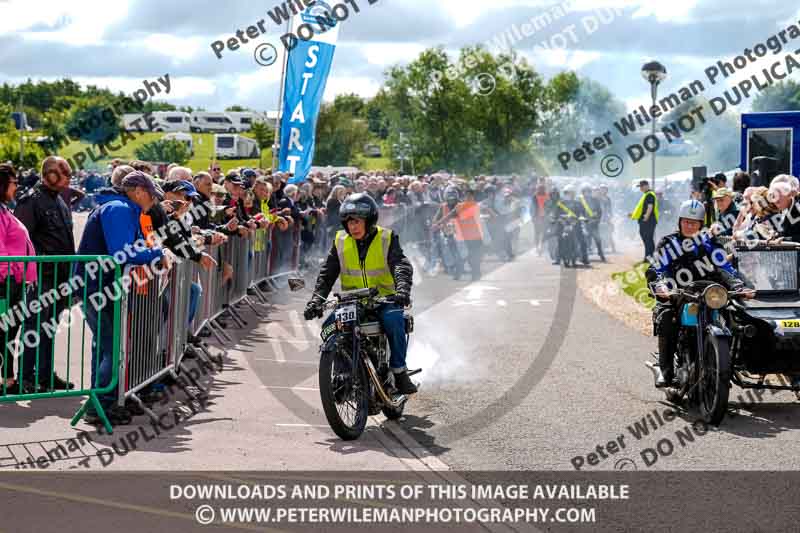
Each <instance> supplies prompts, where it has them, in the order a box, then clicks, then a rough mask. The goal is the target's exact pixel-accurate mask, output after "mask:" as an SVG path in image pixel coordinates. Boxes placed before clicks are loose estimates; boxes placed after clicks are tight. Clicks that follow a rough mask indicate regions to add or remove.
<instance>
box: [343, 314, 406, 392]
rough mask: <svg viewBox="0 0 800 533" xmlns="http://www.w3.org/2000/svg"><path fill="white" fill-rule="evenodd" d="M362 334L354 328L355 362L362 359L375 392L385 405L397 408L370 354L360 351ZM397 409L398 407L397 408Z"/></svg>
mask: <svg viewBox="0 0 800 533" xmlns="http://www.w3.org/2000/svg"><path fill="white" fill-rule="evenodd" d="M359 337H360V332H359V330H358V328H357V327H356V328H354V331H353V354H356V355H355V357H354V358H353V359H354V361H357V359H358V358H361V362H362V363H364V367H365V368H366V369H367V374H369V379H370V380H371V381H372V384H373V386H374V387H375V392H376V393H377V395H378V398H380V400H381V401H382V402H383V403H384V404H385V405H391V406H395V402H393V401H392V399H391V398H390V397H389V395H388V394H386V390H385V389H384V388H383V384H382V383H381V380H380V377H379V376H378V372H377V371H376V370H375V365H373V364H372V360H371V359H370V358H369V354H368V353H366V350H365V351H364V353H362V350H361V349H360V348H361V346H360V340H359ZM395 407H396V406H395Z"/></svg>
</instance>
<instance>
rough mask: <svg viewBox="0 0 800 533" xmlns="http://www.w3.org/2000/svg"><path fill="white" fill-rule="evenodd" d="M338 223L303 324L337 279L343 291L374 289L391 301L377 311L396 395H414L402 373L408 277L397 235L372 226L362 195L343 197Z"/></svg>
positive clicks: (372, 207)
mask: <svg viewBox="0 0 800 533" xmlns="http://www.w3.org/2000/svg"><path fill="white" fill-rule="evenodd" d="M339 218H340V219H341V222H342V226H343V227H344V230H340V231H338V232H337V233H336V238H335V239H334V242H333V246H331V250H330V252H329V253H328V258H327V259H326V260H325V264H324V265H323V266H322V268H321V269H320V272H319V276H318V277H317V283H316V286H315V288H314V296H313V297H312V298H311V301H310V302H308V305H306V309H305V312H304V313H303V316H304V317H305V319H306V320H312V319H314V318H316V317H321V316H322V304H323V302H324V301H325V299H326V298H327V297H328V294H329V293H330V291H331V289H332V288H333V286H334V284H335V283H336V280H337V279H339V281H340V283H341V286H342V290H343V291H350V290H355V289H362V288H366V287H374V288H376V289H378V293H379V294H380V295H381V296H385V297H391V299H392V300H393V303H386V304H383V305H381V307H380V308H379V309H378V320H379V321H380V323H381V325H382V326H383V330H384V332H385V333H386V337H387V339H388V341H389V348H390V350H391V357H390V359H389V366H391V369H392V372H393V373H394V382H395V387H396V388H397V390H398V391H399V392H400V393H402V394H414V393H415V392H417V387H416V385H414V383H413V382H412V381H411V378H409V377H408V372H407V368H406V350H407V348H408V346H407V340H406V331H405V319H404V318H403V308H404V307H406V306H408V305H410V304H411V283H412V278H413V274H414V270H413V268H412V266H411V262H410V261H409V260H408V259H407V258H406V256H405V254H404V253H403V250H402V248H400V240H399V239H398V237H397V234H395V233H394V232H393V231H391V230H389V229H386V228H382V227H380V226H378V225H377V222H378V206H377V204H376V203H375V200H373V199H372V197H370V196H369V195H368V194H366V193H358V194H352V195H350V196H348V197H347V198H345V200H344V202H343V203H342V206H341V208H339ZM334 319H335V318H334V315H333V313H331V315H330V316H329V317H328V318H327V320H325V322H324V323H323V325H322V328H323V330H324V329H325V328H326V327H328V326H329V325H331V324H333V321H334Z"/></svg>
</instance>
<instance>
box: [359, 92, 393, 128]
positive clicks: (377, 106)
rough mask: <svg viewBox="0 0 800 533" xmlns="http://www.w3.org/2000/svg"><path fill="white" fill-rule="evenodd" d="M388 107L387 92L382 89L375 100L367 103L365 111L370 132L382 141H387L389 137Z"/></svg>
mask: <svg viewBox="0 0 800 533" xmlns="http://www.w3.org/2000/svg"><path fill="white" fill-rule="evenodd" d="M388 106H389V100H388V98H387V96H386V92H385V91H384V90H383V89H381V90H380V91H378V94H376V95H375V97H374V98H371V99H370V100H369V101H368V102H367V104H366V107H365V111H364V114H365V115H366V118H367V124H368V127H369V132H370V133H372V134H373V135H375V136H376V137H378V138H380V139H386V138H387V137H388V136H389V117H388V115H387V108H388Z"/></svg>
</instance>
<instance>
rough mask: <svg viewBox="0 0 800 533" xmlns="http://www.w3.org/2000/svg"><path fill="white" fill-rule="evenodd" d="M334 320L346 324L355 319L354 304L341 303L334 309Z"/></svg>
mask: <svg viewBox="0 0 800 533" xmlns="http://www.w3.org/2000/svg"><path fill="white" fill-rule="evenodd" d="M336 320H337V322H341V323H343V324H346V323H348V322H355V321H356V304H350V305H343V306H341V307H339V308H337V309H336Z"/></svg>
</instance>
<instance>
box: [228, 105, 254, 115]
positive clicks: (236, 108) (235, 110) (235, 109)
mask: <svg viewBox="0 0 800 533" xmlns="http://www.w3.org/2000/svg"><path fill="white" fill-rule="evenodd" d="M225 111H226V112H227V111H231V112H233V113H243V112H245V111H250V110H249V109H247V108H246V107H242V106H240V105H232V106H229V107H226V108H225Z"/></svg>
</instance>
